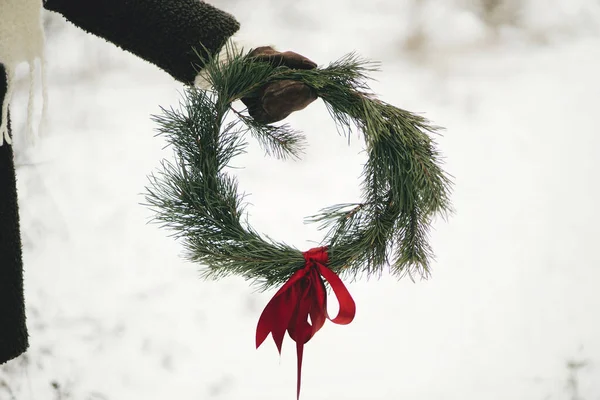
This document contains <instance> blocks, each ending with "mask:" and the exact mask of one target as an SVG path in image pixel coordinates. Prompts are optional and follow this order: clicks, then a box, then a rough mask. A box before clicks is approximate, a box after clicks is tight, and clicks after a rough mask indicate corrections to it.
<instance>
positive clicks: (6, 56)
mask: <svg viewBox="0 0 600 400" xmlns="http://www.w3.org/2000/svg"><path fill="white" fill-rule="evenodd" d="M44 42H45V38H44V28H43V24H42V0H0V63H2V64H4V67H5V70H6V81H7V83H8V87H7V90H6V95H5V96H4V101H3V102H2V124H0V146H2V145H3V144H4V142H5V141H6V143H7V144H11V143H12V138H11V137H10V133H9V132H8V105H9V103H10V101H11V99H12V95H13V91H14V83H15V74H16V69H17V66H18V65H19V64H21V63H22V62H26V63H28V64H29V101H28V105H27V133H28V135H27V136H28V139H29V142H30V143H32V142H33V140H34V137H35V135H34V131H33V110H34V106H35V104H34V99H35V89H36V87H37V86H38V79H37V75H36V61H39V66H40V72H41V73H40V75H41V87H42V118H41V119H40V122H39V126H38V133H39V132H40V131H41V129H42V126H43V125H44V123H45V121H46V116H47V104H48V95H47V93H48V90H47V85H46V68H45V67H46V62H45V55H44Z"/></svg>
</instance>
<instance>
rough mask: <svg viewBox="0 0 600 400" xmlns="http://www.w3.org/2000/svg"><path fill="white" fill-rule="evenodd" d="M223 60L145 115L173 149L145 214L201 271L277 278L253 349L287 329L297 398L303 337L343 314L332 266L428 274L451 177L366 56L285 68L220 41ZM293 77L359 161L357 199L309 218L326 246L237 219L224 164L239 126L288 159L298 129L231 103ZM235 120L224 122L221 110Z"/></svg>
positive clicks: (345, 318) (345, 298) (348, 310)
mask: <svg viewBox="0 0 600 400" xmlns="http://www.w3.org/2000/svg"><path fill="white" fill-rule="evenodd" d="M227 52H228V56H227V58H228V61H229V62H228V63H227V64H221V63H219V62H218V61H217V60H215V59H209V60H206V61H207V62H206V66H205V69H206V70H205V74H206V76H207V80H208V81H209V82H210V84H211V86H212V90H210V91H204V90H200V89H196V88H188V89H187V90H186V92H185V96H183V99H182V101H181V102H180V107H179V109H173V108H171V109H168V110H167V109H164V108H163V109H162V111H163V113H162V115H159V116H154V117H153V118H154V120H155V121H156V122H157V124H158V132H159V135H164V136H166V138H167V141H168V143H169V145H170V146H172V147H173V149H174V151H175V161H174V162H169V161H166V160H165V161H163V163H162V171H159V172H158V173H156V174H153V175H151V177H150V187H148V188H147V194H146V201H147V202H148V205H149V206H150V207H151V208H153V209H154V211H155V212H156V215H155V219H156V221H158V222H159V223H162V224H163V225H164V226H165V227H167V228H170V229H172V230H173V231H174V232H175V233H174V236H176V237H178V238H182V239H183V240H184V246H185V250H186V253H185V255H186V258H188V259H189V260H191V261H192V262H197V263H200V264H202V265H205V266H206V268H205V269H203V275H204V276H205V277H213V278H215V277H221V276H226V275H231V274H237V275H241V276H243V277H245V278H246V279H250V280H254V281H255V282H258V283H260V284H262V287H263V288H268V287H271V286H273V285H277V284H281V283H284V282H285V284H284V285H283V286H282V287H281V288H280V289H279V290H278V291H277V293H276V294H275V296H274V297H273V298H272V299H271V301H270V302H269V303H268V304H267V306H266V307H265V309H264V310H263V312H262V314H261V316H260V318H259V321H258V325H257V328H256V347H257V348H258V347H259V346H260V345H261V344H262V343H263V342H264V340H265V339H266V338H267V337H268V336H269V334H271V335H272V337H273V340H274V341H275V344H276V346H277V349H278V350H279V352H280V353H281V347H282V343H283V338H284V336H285V332H286V331H287V332H288V333H289V335H290V337H291V338H292V340H294V341H295V342H296V352H297V360H298V365H297V374H298V375H297V388H296V396H297V399H299V398H300V386H301V371H302V358H303V351H304V350H303V349H304V344H305V343H307V342H308V341H309V340H310V339H311V338H312V337H313V336H314V334H315V333H316V332H317V331H318V330H319V329H321V327H322V326H323V324H324V323H325V321H326V320H327V319H329V320H330V321H331V322H333V323H336V324H342V325H345V324H349V323H350V322H352V320H353V318H354V316H355V313H356V305H355V303H354V300H353V299H352V296H351V295H350V293H349V292H348V290H347V289H346V287H345V286H344V284H343V282H342V281H341V279H340V278H339V276H338V274H340V273H345V274H352V275H354V276H356V275H357V274H358V273H360V272H366V274H367V275H372V274H376V273H381V271H382V270H383V268H384V266H385V265H388V264H389V265H390V268H391V270H392V272H394V273H396V274H399V275H400V276H402V275H404V274H409V275H410V276H411V278H412V276H413V274H415V273H419V274H421V276H426V275H428V273H429V262H430V259H431V257H432V256H433V254H432V251H431V248H430V246H429V244H428V241H427V239H428V237H427V234H428V231H429V228H430V225H431V222H432V219H433V217H434V216H435V215H436V214H441V215H442V216H446V215H447V213H449V212H450V211H451V206H450V200H449V193H450V190H451V184H452V182H451V180H450V177H449V176H448V175H447V174H446V173H445V172H444V171H443V170H442V168H441V167H440V164H441V159H440V154H439V152H438V151H437V150H436V148H435V142H434V141H433V139H432V138H431V136H430V134H433V133H436V132H437V128H436V127H434V126H432V125H430V124H429V122H428V121H427V120H426V119H425V118H423V117H421V116H418V115H416V114H413V113H411V112H408V111H406V110H402V109H400V108H396V107H394V106H392V105H390V104H387V103H385V102H383V101H381V100H378V99H377V98H376V97H375V96H374V95H373V94H372V93H371V91H370V89H369V87H368V85H367V83H366V81H367V73H368V72H371V71H374V70H376V66H375V65H374V64H373V63H370V62H367V61H365V60H362V59H360V58H359V57H357V56H356V55H354V54H349V55H347V56H345V57H343V58H341V59H340V60H338V61H336V62H334V63H331V64H330V65H329V66H328V67H326V68H317V69H309V70H294V69H290V68H288V67H285V66H273V65H272V64H270V63H266V62H262V61H259V60H256V59H254V58H252V57H250V55H249V54H250V53H246V54H243V52H235V51H233V48H232V47H228V51H227ZM288 79H291V80H296V81H300V82H303V83H304V84H306V85H308V86H309V87H311V88H312V89H313V90H314V91H315V92H316V94H317V95H318V96H319V97H320V98H321V99H323V101H324V102H325V104H326V106H327V109H328V110H329V113H330V114H331V116H332V117H333V119H334V121H335V122H336V125H337V127H338V129H339V131H340V132H342V133H343V134H344V135H348V137H349V135H350V134H351V132H352V131H354V130H359V131H361V132H362V133H363V136H364V139H365V145H366V151H367V154H368V160H367V162H366V163H365V165H364V169H363V174H362V175H363V182H362V200H361V201H360V202H357V203H353V204H338V205H334V206H331V207H328V208H326V209H324V210H323V211H322V212H321V213H320V214H317V215H314V216H312V217H310V218H309V221H312V222H318V223H320V228H321V229H324V228H328V231H327V234H326V236H325V239H324V242H325V245H324V246H321V247H318V248H314V249H310V250H308V251H306V252H301V251H300V250H298V249H295V248H293V247H291V246H289V245H287V244H284V243H279V242H276V241H274V240H272V239H270V238H268V237H266V236H262V235H261V234H260V233H258V232H256V231H255V230H254V229H253V228H252V227H251V226H250V224H249V223H248V220H247V219H245V220H243V219H242V217H243V216H244V214H245V204H244V203H243V196H241V195H240V194H238V191H237V181H236V178H235V177H233V176H231V175H229V174H227V172H226V167H227V165H228V164H229V162H230V161H231V159H232V158H233V157H235V156H236V155H239V154H240V153H242V152H244V150H245V146H246V144H247V142H246V141H245V134H247V133H249V134H250V135H252V136H253V137H254V138H256V139H257V140H258V142H259V143H260V144H261V145H262V147H263V148H264V150H265V151H266V153H267V154H270V155H274V156H276V157H279V158H284V159H285V158H288V157H299V156H300V154H301V152H302V149H303V146H304V136H303V135H302V134H301V133H300V132H297V131H295V130H293V129H292V128H291V127H290V126H289V125H288V124H284V125H282V126H273V125H269V124H261V123H258V122H256V121H255V120H254V119H252V118H251V117H249V116H248V115H246V114H244V113H243V112H239V111H237V110H235V109H234V108H233V106H232V103H233V102H234V101H236V100H239V99H241V98H243V97H248V96H252V93H256V92H257V91H258V89H259V88H261V87H262V86H263V85H265V84H267V83H269V82H273V81H276V80H288ZM230 112H231V113H233V114H235V116H237V119H234V120H233V121H232V122H226V118H227V117H228V115H229V113H230ZM324 281H327V282H328V283H329V285H330V287H331V289H332V291H333V293H334V294H335V296H336V297H337V299H338V302H339V311H338V315H337V316H336V317H334V318H331V317H330V316H329V314H328V312H327V295H326V287H325V282H324Z"/></svg>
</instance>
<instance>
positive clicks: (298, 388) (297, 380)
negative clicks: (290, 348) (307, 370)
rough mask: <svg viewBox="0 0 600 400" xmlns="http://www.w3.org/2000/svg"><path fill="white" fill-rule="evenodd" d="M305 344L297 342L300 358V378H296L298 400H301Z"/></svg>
mask: <svg viewBox="0 0 600 400" xmlns="http://www.w3.org/2000/svg"><path fill="white" fill-rule="evenodd" d="M303 353H304V343H302V342H296V357H297V358H298V376H297V377H296V400H300V386H301V384H302V354H303Z"/></svg>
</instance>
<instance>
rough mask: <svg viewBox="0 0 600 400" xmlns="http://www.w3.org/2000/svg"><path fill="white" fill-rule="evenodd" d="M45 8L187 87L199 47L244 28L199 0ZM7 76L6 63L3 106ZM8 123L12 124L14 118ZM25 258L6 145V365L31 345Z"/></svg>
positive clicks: (2, 180) (1, 331)
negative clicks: (26, 305) (149, 64)
mask: <svg viewBox="0 0 600 400" xmlns="http://www.w3.org/2000/svg"><path fill="white" fill-rule="evenodd" d="M44 7H45V8H46V9H48V10H51V11H55V12H58V13H60V14H62V15H63V16H64V17H65V18H66V19H67V20H69V21H70V22H72V23H73V24H75V25H76V26H78V27H80V28H82V29H84V30H85V31H87V32H89V33H92V34H94V35H97V36H100V37H102V38H104V39H106V40H108V41H110V42H112V43H114V44H116V45H117V46H119V47H121V48H122V49H124V50H127V51H129V52H131V53H133V54H135V55H137V56H139V57H141V58H143V59H145V60H147V61H149V62H151V63H153V64H155V65H157V66H158V67H160V68H161V69H163V70H164V71H166V72H167V73H169V74H170V75H171V76H173V77H174V78H175V79H177V80H178V81H181V82H183V83H186V84H192V83H193V82H194V79H195V78H196V76H197V74H198V72H199V71H200V70H201V68H202V64H201V62H200V61H199V59H198V57H197V55H196V54H195V53H194V49H196V50H197V51H198V52H199V53H200V54H203V55H207V53H209V54H211V55H216V54H217V53H218V52H219V50H220V49H221V48H222V47H223V45H224V44H225V42H226V40H227V39H228V38H229V37H231V36H232V35H233V34H234V33H235V32H236V31H237V30H238V29H239V23H238V22H237V21H236V20H235V18H234V17H233V16H231V15H229V14H227V13H225V12H223V11H221V10H219V9H217V8H215V7H213V6H211V5H209V4H207V3H204V2H202V1H199V0H169V1H164V0H130V1H123V0H102V1H82V0H46V1H45V2H44ZM0 18H2V16H0ZM5 77H6V74H5V70H4V67H3V66H2V65H1V64H0V104H1V103H2V101H3V100H4V96H5V95H6V90H7V83H6V79H5ZM0 118H1V117H0ZM8 121H9V126H10V116H9V117H8ZM0 122H1V121H0ZM9 131H10V127H9ZM21 256H22V253H21V239H20V230H19V215H18V202H17V190H16V180H15V169H14V162H13V149H12V147H11V146H10V145H8V144H7V143H5V144H4V145H3V146H0V364H2V363H4V362H6V361H8V360H10V359H12V358H14V357H17V356H18V355H20V354H21V353H23V352H24V351H25V350H26V349H27V347H28V335H27V327H26V323H25V302H24V295H23V265H22V257H21ZM48 262H50V263H51V262H52V260H48Z"/></svg>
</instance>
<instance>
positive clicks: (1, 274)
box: [0, 64, 28, 364]
mask: <svg viewBox="0 0 600 400" xmlns="http://www.w3.org/2000/svg"><path fill="white" fill-rule="evenodd" d="M5 95H6V73H5V71H4V67H3V66H2V64H0V104H2V102H3V101H4V96H5ZM0 114H1V113H0ZM1 119H2V116H1V115H0V120H1ZM0 122H1V121H0ZM8 131H9V132H10V118H9V120H8ZM27 347H28V338H27V327H26V326H25V303H24V299H23V265H22V262H21V236H20V233H19V209H18V206H17V186H16V181H15V166H14V162H13V150H12V146H10V145H8V144H7V143H4V145H3V146H0V364H2V363H3V362H5V361H8V360H10V359H11V358H14V357H16V356H18V355H19V354H21V353H22V352H24V351H25V350H26V349H27Z"/></svg>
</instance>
